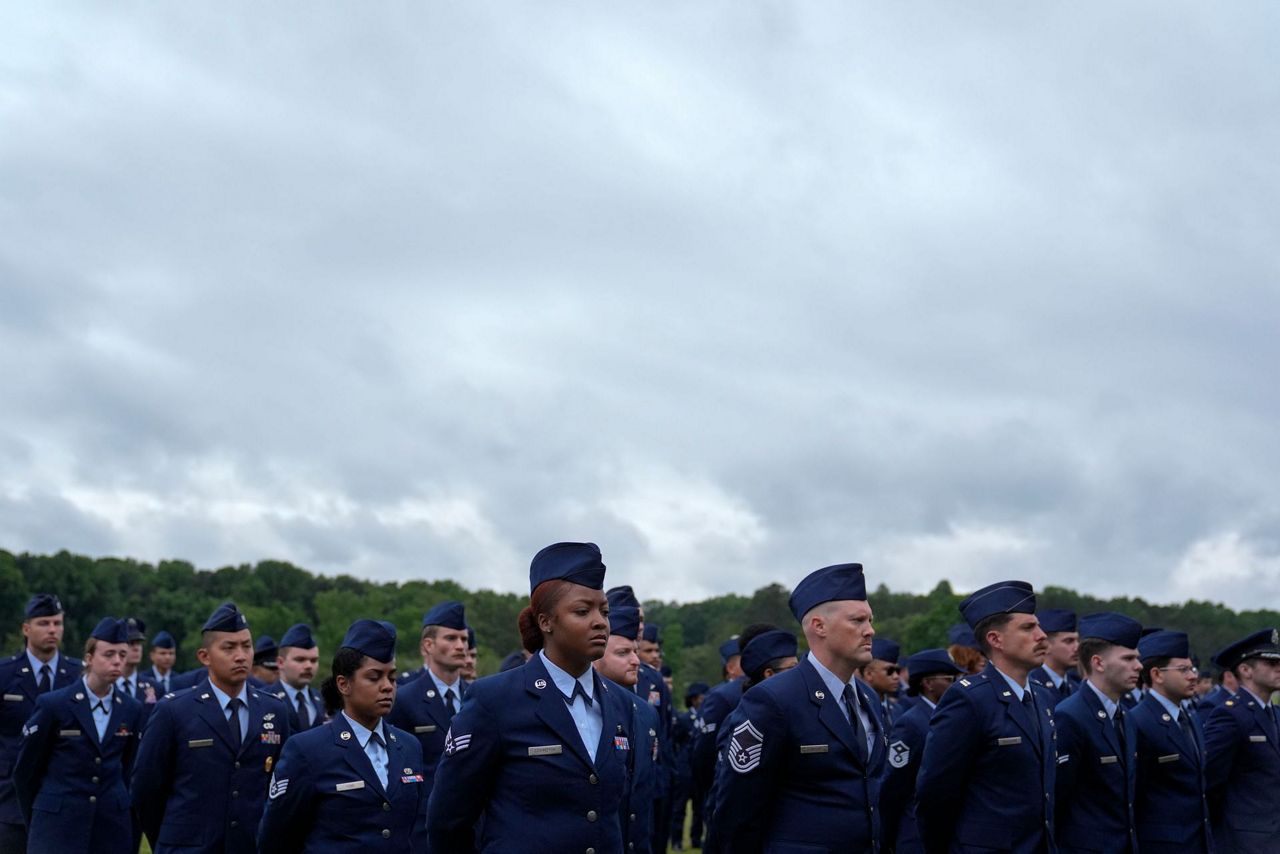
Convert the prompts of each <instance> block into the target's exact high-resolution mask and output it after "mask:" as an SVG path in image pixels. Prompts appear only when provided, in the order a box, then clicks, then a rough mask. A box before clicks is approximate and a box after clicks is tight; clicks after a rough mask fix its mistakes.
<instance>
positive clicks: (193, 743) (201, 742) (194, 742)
mask: <svg viewBox="0 0 1280 854" xmlns="http://www.w3.org/2000/svg"><path fill="white" fill-rule="evenodd" d="M187 747H213V739H212V738H193V739H191V740H190V741H188V742H187Z"/></svg>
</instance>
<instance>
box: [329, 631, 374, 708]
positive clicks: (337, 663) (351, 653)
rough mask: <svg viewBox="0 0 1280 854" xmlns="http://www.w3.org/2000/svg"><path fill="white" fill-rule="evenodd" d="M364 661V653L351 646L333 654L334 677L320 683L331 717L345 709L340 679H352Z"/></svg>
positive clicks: (343, 647)
mask: <svg viewBox="0 0 1280 854" xmlns="http://www.w3.org/2000/svg"><path fill="white" fill-rule="evenodd" d="M364 659H365V655H364V653H363V652H361V651H360V650H358V649H352V648H351V647H349V646H341V647H338V651H337V652H335V653H334V654H333V669H332V675H331V676H329V678H328V679H325V680H324V682H322V683H320V696H321V697H322V698H323V699H324V707H325V709H326V710H327V711H328V713H329V716H330V717H333V716H334V715H336V714H337V713H338V712H340V711H342V709H343V704H342V692H341V691H339V690H338V677H339V676H345V677H347V678H348V679H350V678H351V677H352V676H354V675H355V674H356V671H357V670H359V669H360V665H361V664H362V663H363V662H364Z"/></svg>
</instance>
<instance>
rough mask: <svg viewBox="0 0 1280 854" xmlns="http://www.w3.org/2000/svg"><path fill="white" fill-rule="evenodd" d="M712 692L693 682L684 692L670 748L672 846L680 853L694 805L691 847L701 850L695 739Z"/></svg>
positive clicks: (700, 809) (690, 827) (690, 836)
mask: <svg viewBox="0 0 1280 854" xmlns="http://www.w3.org/2000/svg"><path fill="white" fill-rule="evenodd" d="M710 690H711V686H710V685H708V684H707V683H706V682H690V683H689V686H688V687H687V688H685V689H684V705H685V710H684V711H683V712H680V713H679V714H678V715H677V716H676V725H675V726H674V727H672V729H671V749H672V752H673V753H675V756H676V763H675V768H676V773H675V780H674V782H673V785H672V789H671V806H672V810H671V847H672V848H674V849H676V850H677V851H680V850H682V849H683V848H684V817H685V813H686V812H688V810H689V805H690V804H692V805H693V814H692V815H691V816H690V824H689V839H690V847H692V848H701V847H702V799H703V797H704V793H703V792H701V791H699V790H698V789H697V788H696V787H695V786H694V784H693V739H694V736H695V735H696V734H697V732H698V728H699V727H700V726H701V722H700V721H699V720H698V707H699V706H700V705H702V698H703V697H704V696H706V693H707V692H708V691H710Z"/></svg>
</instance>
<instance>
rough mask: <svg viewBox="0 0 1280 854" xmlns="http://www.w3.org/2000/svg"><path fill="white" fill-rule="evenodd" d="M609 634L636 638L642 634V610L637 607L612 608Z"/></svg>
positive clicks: (630, 638) (629, 638)
mask: <svg viewBox="0 0 1280 854" xmlns="http://www.w3.org/2000/svg"><path fill="white" fill-rule="evenodd" d="M609 634H611V635H617V636H618V637H620V638H626V639H627V640H636V639H637V638H638V637H639V636H640V612H639V611H637V610H636V609H635V608H611V609H610V610H609Z"/></svg>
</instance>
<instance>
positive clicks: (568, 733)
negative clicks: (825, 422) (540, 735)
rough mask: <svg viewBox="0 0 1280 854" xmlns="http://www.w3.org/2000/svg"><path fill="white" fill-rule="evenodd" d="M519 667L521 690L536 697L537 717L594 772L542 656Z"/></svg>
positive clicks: (537, 656)
mask: <svg viewBox="0 0 1280 854" xmlns="http://www.w3.org/2000/svg"><path fill="white" fill-rule="evenodd" d="M521 669H522V670H523V671H524V689H525V690H526V691H527V692H529V693H530V694H532V695H533V696H535V697H537V698H538V700H539V702H538V710H537V714H538V719H539V720H541V721H542V722H543V723H544V724H546V725H547V726H548V727H550V728H551V730H552V732H554V733H555V734H556V735H557V736H559V738H560V741H561V743H562V744H563V745H564V746H565V747H567V748H568V749H569V752H571V753H572V754H573V755H574V756H576V757H578V758H579V759H580V760H582V762H583V764H585V765H586V766H587V767H588V768H590V769H591V770H593V771H594V770H595V764H594V763H592V761H591V757H590V756H588V755H587V748H586V746H585V745H584V744H583V743H582V736H581V735H579V734H578V725H577V724H575V723H574V722H573V715H571V714H569V708H568V706H566V705H565V702H564V695H563V694H561V693H560V689H559V688H557V687H556V683H555V682H554V681H552V679H551V674H550V673H548V672H547V668H546V666H545V665H543V663H542V656H540V655H535V656H533V657H532V658H530V659H529V660H528V662H526V663H525V666H524V667H523V668H521ZM597 699H603V698H597Z"/></svg>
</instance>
